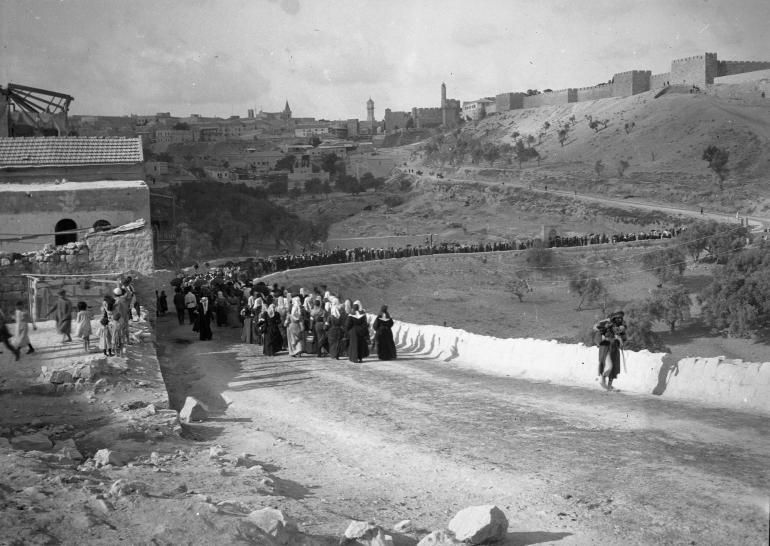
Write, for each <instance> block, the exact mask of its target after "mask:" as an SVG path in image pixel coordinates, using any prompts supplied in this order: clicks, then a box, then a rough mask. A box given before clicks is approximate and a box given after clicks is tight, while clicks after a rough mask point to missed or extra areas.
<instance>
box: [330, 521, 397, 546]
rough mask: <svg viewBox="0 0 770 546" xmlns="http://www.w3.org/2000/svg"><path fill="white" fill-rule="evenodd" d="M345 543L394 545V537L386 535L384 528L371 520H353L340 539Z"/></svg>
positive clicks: (359, 545)
mask: <svg viewBox="0 0 770 546" xmlns="http://www.w3.org/2000/svg"><path fill="white" fill-rule="evenodd" d="M340 544H344V545H350V546H352V545H356V546H393V538H392V537H391V536H390V535H386V534H385V533H384V532H383V530H382V528H381V527H380V526H378V525H375V524H374V523H372V522H370V521H351V522H350V524H349V525H348V528H347V529H346V530H345V536H344V537H343V539H342V540H341V541H340Z"/></svg>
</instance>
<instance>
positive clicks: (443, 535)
mask: <svg viewBox="0 0 770 546" xmlns="http://www.w3.org/2000/svg"><path fill="white" fill-rule="evenodd" d="M459 544H463V543H462V542H460V541H459V540H457V539H456V538H455V535H454V533H453V532H452V531H449V530H446V529H444V530H441V531H433V532H432V533H431V534H429V535H427V536H424V537H423V538H422V540H421V541H420V542H418V543H417V546H457V545H459Z"/></svg>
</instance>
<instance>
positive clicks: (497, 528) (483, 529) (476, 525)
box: [448, 504, 508, 544]
mask: <svg viewBox="0 0 770 546" xmlns="http://www.w3.org/2000/svg"><path fill="white" fill-rule="evenodd" d="M448 528H449V530H450V531H452V532H453V533H454V534H455V537H456V538H457V540H460V541H462V542H468V543H470V544H483V543H485V542H490V541H495V540H502V539H503V538H505V535H506V532H507V530H508V518H506V517H505V514H504V513H503V511H502V510H500V509H499V508H498V507H497V506H495V505H493V504H485V505H482V506H469V507H468V508H464V509H463V510H460V511H459V512H458V513H457V514H456V515H455V517H453V518H452V521H450V522H449V526H448Z"/></svg>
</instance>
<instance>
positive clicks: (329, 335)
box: [324, 301, 343, 360]
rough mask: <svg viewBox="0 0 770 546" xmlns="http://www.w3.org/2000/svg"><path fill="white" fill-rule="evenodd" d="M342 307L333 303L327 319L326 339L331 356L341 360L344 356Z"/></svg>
mask: <svg viewBox="0 0 770 546" xmlns="http://www.w3.org/2000/svg"><path fill="white" fill-rule="evenodd" d="M341 307H342V306H341V305H340V303H339V302H335V301H332V302H331V305H330V309H329V314H328V316H327V317H326V323H325V325H324V326H325V328H326V339H327V341H328V343H329V356H330V357H332V358H333V359H335V360H339V358H340V356H341V355H342V354H343V351H342V346H341V344H340V341H341V339H342V326H343V322H342V316H341V314H340V309H341Z"/></svg>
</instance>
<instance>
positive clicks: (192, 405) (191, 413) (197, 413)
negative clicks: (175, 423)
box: [179, 396, 207, 423]
mask: <svg viewBox="0 0 770 546" xmlns="http://www.w3.org/2000/svg"><path fill="white" fill-rule="evenodd" d="M206 416H207V414H206V408H205V407H204V406H203V404H201V402H200V401H199V400H198V399H196V398H194V397H192V396H188V397H187V398H186V399H185V401H184V407H182V409H181V411H180V412H179V420H180V421H182V422H184V423H191V422H193V421H203V420H204V419H205V418H206Z"/></svg>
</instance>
